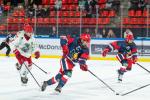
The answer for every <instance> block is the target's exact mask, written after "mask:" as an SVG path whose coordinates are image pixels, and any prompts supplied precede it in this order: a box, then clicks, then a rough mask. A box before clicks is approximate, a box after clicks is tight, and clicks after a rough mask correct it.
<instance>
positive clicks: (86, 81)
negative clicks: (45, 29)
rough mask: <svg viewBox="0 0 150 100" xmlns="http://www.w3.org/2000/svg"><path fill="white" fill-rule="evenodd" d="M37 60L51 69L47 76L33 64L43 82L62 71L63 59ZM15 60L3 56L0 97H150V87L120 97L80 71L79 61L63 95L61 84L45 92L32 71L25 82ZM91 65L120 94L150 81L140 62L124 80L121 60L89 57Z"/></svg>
mask: <svg viewBox="0 0 150 100" xmlns="http://www.w3.org/2000/svg"><path fill="white" fill-rule="evenodd" d="M33 62H34V63H36V64H37V65H38V66H39V67H41V68H42V69H44V70H45V71H47V72H49V74H47V75H46V74H45V73H43V72H42V71H41V70H39V69H38V68H37V67H35V66H34V65H33V68H32V70H31V72H32V74H33V75H34V76H35V78H36V79H37V81H38V82H39V84H40V85H41V84H42V82H43V81H44V80H47V79H49V78H51V77H52V76H54V75H56V74H57V72H58V71H59V62H60V60H59V59H42V58H40V59H38V60H36V59H33ZM15 63H16V59H15V58H14V57H11V58H7V57H0V100H150V86H147V87H145V88H142V89H140V90H137V91H135V92H133V93H130V94H128V95H126V96H118V95H115V93H114V92H113V91H111V90H110V89H109V88H108V87H106V86H105V85H104V84H103V83H102V82H101V81H100V80H98V79H97V78H96V77H95V76H93V75H92V74H90V73H89V72H84V71H82V70H80V68H79V66H78V64H77V65H76V67H75V68H74V70H73V75H72V77H71V78H70V79H69V80H68V83H67V84H66V85H65V86H64V87H63V89H62V93H61V94H60V95H54V94H53V92H54V89H55V87H56V86H57V84H56V85H52V86H49V87H47V88H46V90H45V91H44V92H41V91H40V89H39V87H38V85H37V84H36V82H35V81H34V79H33V78H32V77H31V75H30V74H29V75H28V77H29V81H28V85H27V86H22V85H21V82H20V76H19V73H18V71H17V70H16V68H15ZM87 64H88V65H89V70H91V71H92V72H93V73H94V74H95V75H97V76H98V77H99V78H100V79H101V80H103V81H104V82H105V83H107V84H108V85H109V86H110V87H111V88H112V89H113V90H115V91H116V92H118V93H120V94H122V93H126V92H128V91H131V90H133V89H136V88H138V87H141V86H143V85H146V84H150V73H148V72H146V71H145V70H143V69H142V68H140V67H139V66H137V65H133V69H132V71H130V72H127V73H125V75H124V77H123V82H122V83H117V72H116V70H117V69H118V68H119V67H120V63H119V62H117V61H96V60H89V61H88V62H87ZM140 64H141V65H142V66H144V67H145V68H147V69H148V70H150V63H143V62H140Z"/></svg>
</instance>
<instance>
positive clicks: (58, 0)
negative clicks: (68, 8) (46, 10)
mask: <svg viewBox="0 0 150 100" xmlns="http://www.w3.org/2000/svg"><path fill="white" fill-rule="evenodd" d="M61 7H62V1H61V0H56V1H55V5H54V9H55V10H60V9H61Z"/></svg>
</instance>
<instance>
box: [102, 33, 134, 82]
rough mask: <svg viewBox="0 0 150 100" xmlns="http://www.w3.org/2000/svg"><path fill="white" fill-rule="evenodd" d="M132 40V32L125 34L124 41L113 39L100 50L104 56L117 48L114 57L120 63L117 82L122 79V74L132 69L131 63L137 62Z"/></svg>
mask: <svg viewBox="0 0 150 100" xmlns="http://www.w3.org/2000/svg"><path fill="white" fill-rule="evenodd" d="M133 40H134V37H133V34H127V35H126V37H125V40H124V41H114V42H112V43H110V44H109V46H107V47H106V48H105V49H104V50H103V52H102V56H103V57H105V56H106V55H107V53H108V52H111V51H114V50H117V56H116V58H117V59H118V60H119V62H120V63H121V64H122V66H121V67H120V69H118V81H119V82H121V81H122V76H123V74H124V73H125V72H127V71H130V70H131V69H132V64H135V63H136V62H137V47H136V44H135V43H134V42H133Z"/></svg>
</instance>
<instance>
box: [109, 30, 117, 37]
mask: <svg viewBox="0 0 150 100" xmlns="http://www.w3.org/2000/svg"><path fill="white" fill-rule="evenodd" d="M107 38H116V35H115V33H114V32H113V30H112V29H110V30H109V31H108V34H107Z"/></svg>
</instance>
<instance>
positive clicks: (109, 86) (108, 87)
mask: <svg viewBox="0 0 150 100" xmlns="http://www.w3.org/2000/svg"><path fill="white" fill-rule="evenodd" d="M88 72H90V73H91V74H92V75H93V76H95V77H96V78H97V79H98V80H99V81H101V82H102V83H103V84H104V85H105V86H106V87H108V88H109V89H110V90H111V91H113V92H114V93H115V94H116V95H119V93H116V91H115V90H114V89H112V88H111V87H110V86H109V85H108V84H107V83H105V82H104V81H103V80H102V79H100V78H99V77H98V76H96V75H95V74H94V73H93V72H91V71H90V70H88Z"/></svg>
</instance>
